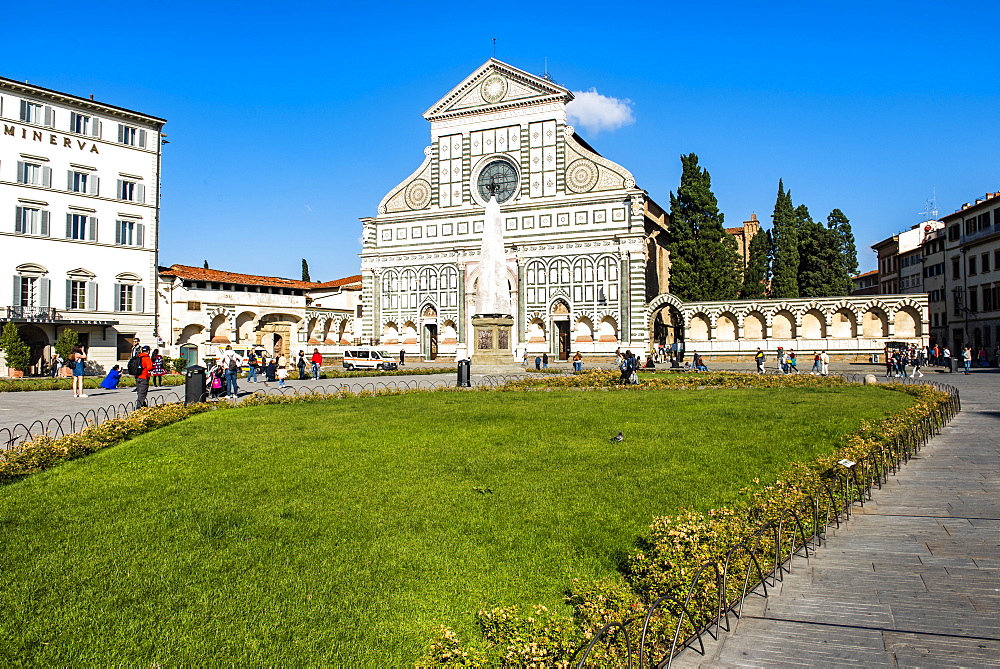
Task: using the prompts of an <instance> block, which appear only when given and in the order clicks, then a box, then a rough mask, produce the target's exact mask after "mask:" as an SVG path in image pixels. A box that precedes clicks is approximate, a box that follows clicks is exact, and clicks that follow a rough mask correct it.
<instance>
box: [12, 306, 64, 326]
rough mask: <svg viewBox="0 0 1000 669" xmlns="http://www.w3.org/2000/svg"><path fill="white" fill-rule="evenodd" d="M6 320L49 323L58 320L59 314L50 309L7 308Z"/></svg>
mask: <svg viewBox="0 0 1000 669" xmlns="http://www.w3.org/2000/svg"><path fill="white" fill-rule="evenodd" d="M7 320H9V321H11V320H18V321H26V322H28V323H51V322H52V321H55V320H59V313H58V312H57V311H56V310H55V309H53V308H51V307H7Z"/></svg>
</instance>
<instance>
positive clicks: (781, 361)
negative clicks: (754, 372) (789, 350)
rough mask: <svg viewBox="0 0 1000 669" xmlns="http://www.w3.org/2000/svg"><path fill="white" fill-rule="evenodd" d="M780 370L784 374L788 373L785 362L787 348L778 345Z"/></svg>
mask: <svg viewBox="0 0 1000 669" xmlns="http://www.w3.org/2000/svg"><path fill="white" fill-rule="evenodd" d="M778 371H780V372H781V373H782V374H787V373H788V368H787V365H786V364H785V349H783V348H782V347H780V346H779V347H778Z"/></svg>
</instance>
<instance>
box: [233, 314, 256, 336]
mask: <svg viewBox="0 0 1000 669" xmlns="http://www.w3.org/2000/svg"><path fill="white" fill-rule="evenodd" d="M256 319H257V314H255V313H253V312H252V311H243V312H240V314H239V315H238V316H237V317H236V341H241V342H248V341H251V340H252V339H253V332H254V321H255V320H256Z"/></svg>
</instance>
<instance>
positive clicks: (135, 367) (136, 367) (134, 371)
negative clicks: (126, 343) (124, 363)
mask: <svg viewBox="0 0 1000 669" xmlns="http://www.w3.org/2000/svg"><path fill="white" fill-rule="evenodd" d="M127 371H128V373H129V374H131V375H132V376H139V375H140V374H142V358H140V357H139V356H138V355H133V356H132V357H131V358H129V361H128V370H127Z"/></svg>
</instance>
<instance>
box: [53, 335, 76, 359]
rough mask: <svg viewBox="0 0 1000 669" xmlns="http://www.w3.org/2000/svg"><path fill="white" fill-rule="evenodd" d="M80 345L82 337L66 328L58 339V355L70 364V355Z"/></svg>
mask: <svg viewBox="0 0 1000 669" xmlns="http://www.w3.org/2000/svg"><path fill="white" fill-rule="evenodd" d="M78 343H80V335H78V334H77V333H76V332H74V331H73V330H71V329H70V328H64V329H63V331H62V332H60V333H59V338H58V339H56V343H55V349H56V353H58V354H59V356H60V357H61V358H62V359H63V360H66V361H67V362H68V361H69V356H70V354H71V353H73V349H74V348H76V345H77V344H78Z"/></svg>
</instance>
